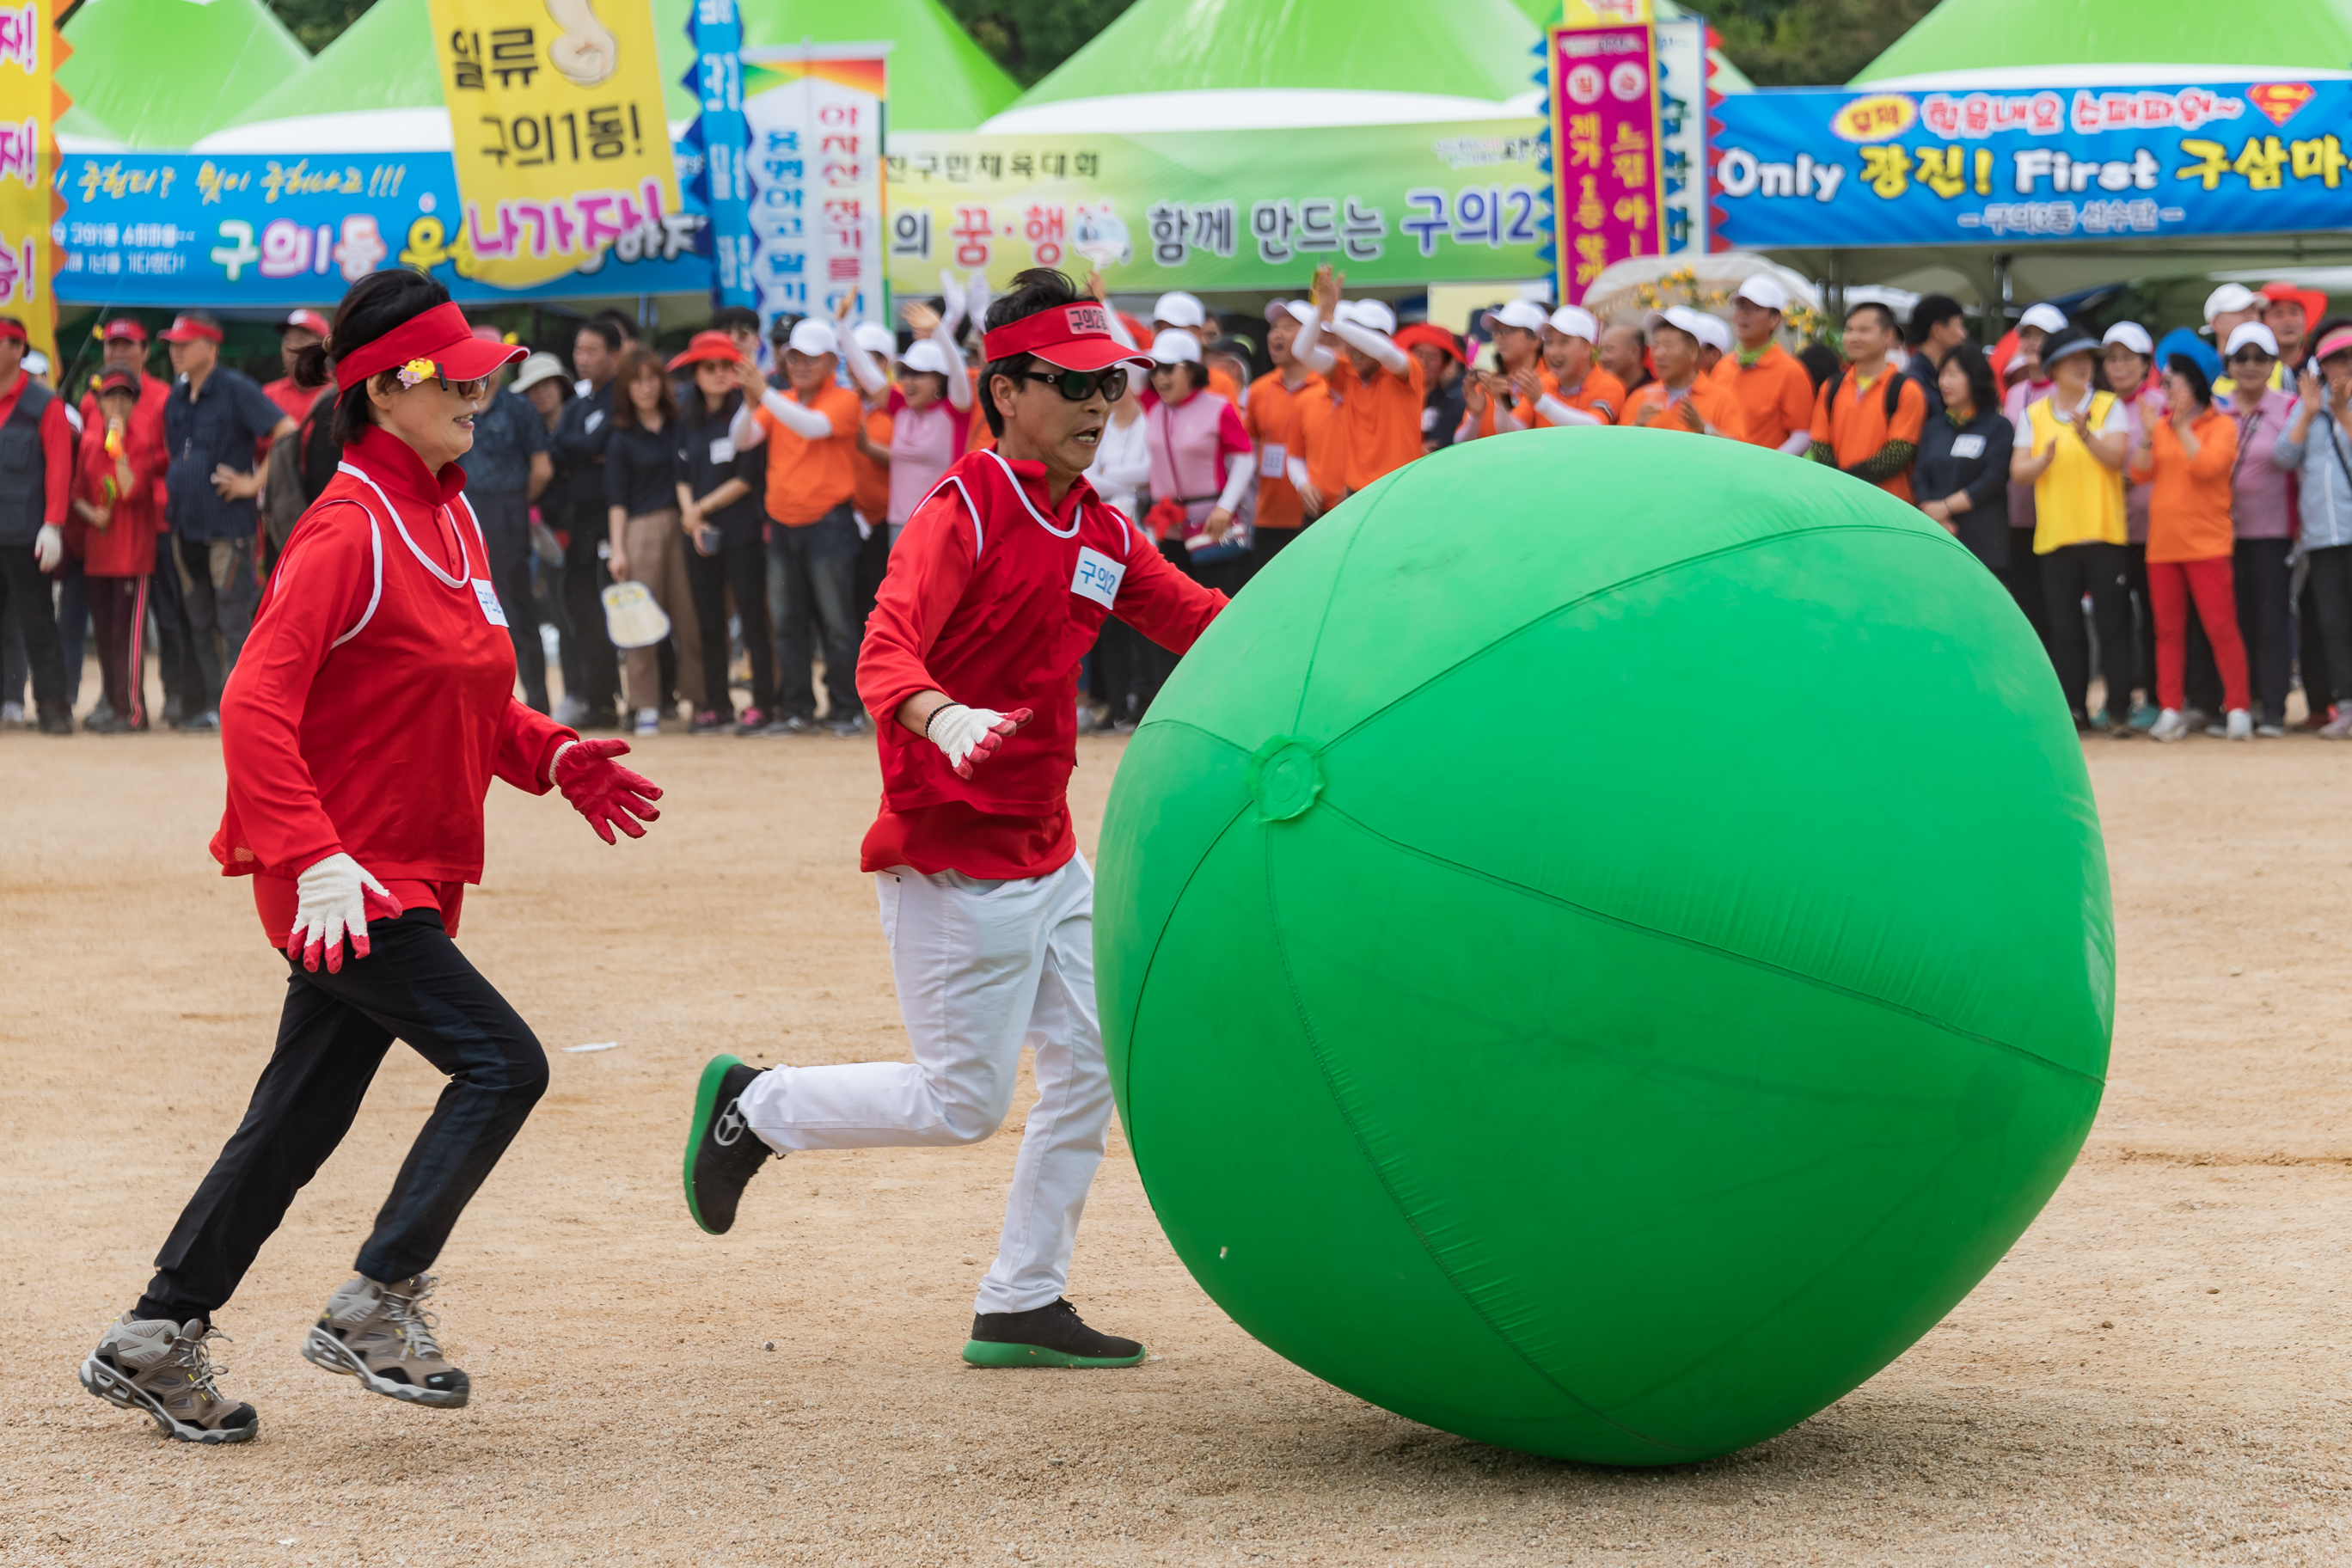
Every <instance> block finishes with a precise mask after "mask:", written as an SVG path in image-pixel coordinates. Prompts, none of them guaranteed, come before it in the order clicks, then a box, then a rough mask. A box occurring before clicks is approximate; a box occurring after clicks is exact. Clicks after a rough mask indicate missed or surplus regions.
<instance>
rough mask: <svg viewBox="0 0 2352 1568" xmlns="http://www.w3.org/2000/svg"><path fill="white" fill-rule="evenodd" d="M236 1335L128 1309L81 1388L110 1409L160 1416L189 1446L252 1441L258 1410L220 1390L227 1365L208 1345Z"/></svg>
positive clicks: (110, 1328)
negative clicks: (216, 1359)
mask: <svg viewBox="0 0 2352 1568" xmlns="http://www.w3.org/2000/svg"><path fill="white" fill-rule="evenodd" d="M227 1337H228V1336H227V1335H226V1334H224V1333H222V1332H221V1331H219V1330H218V1329H214V1328H208V1327H206V1326H205V1321H204V1320H203V1319H201V1318H191V1319H189V1320H188V1321H186V1322H185V1323H175V1322H173V1321H171V1320H170V1319H169V1318H134V1317H132V1316H131V1314H130V1313H128V1312H125V1313H124V1314H123V1315H122V1316H121V1317H120V1318H117V1319H115V1320H114V1321H113V1322H111V1323H110V1324H108V1325H107V1328H106V1334H105V1337H104V1338H102V1339H100V1341H99V1342H98V1348H97V1349H96V1350H94V1351H92V1352H89V1360H87V1361H85V1362H83V1363H81V1385H82V1386H83V1387H84V1388H87V1389H89V1391H90V1393H92V1394H96V1395H97V1396H98V1397H99V1398H100V1399H103V1400H105V1401H106V1402H107V1403H108V1404H109V1405H117V1406H119V1407H121V1409H124V1410H137V1411H142V1412H144V1413H145V1414H146V1415H152V1416H153V1417H154V1418H155V1425H156V1426H161V1427H162V1428H163V1435H164V1436H167V1437H177V1438H178V1439H179V1440H180V1441H181V1442H183V1443H247V1442H251V1441H252V1440H253V1438H254V1436H256V1435H257V1434H258V1433H259V1432H260V1430H261V1417H260V1416H258V1415H255V1414H254V1411H253V1406H252V1405H232V1404H230V1403H229V1402H228V1401H227V1400H226V1399H223V1398H222V1397H221V1395H220V1390H218V1389H217V1388H215V1387H214V1386H213V1379H215V1377H218V1376H219V1375H220V1373H221V1372H222V1370H223V1369H222V1368H220V1367H216V1366H215V1365H214V1364H213V1358H212V1352H211V1351H210V1349H209V1348H207V1347H208V1346H209V1345H210V1343H211V1342H212V1341H214V1340H215V1339H226V1338H227Z"/></svg>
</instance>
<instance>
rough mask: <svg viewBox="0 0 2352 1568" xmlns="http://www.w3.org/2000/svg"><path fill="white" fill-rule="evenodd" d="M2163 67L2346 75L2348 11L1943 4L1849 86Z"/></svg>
mask: <svg viewBox="0 0 2352 1568" xmlns="http://www.w3.org/2000/svg"><path fill="white" fill-rule="evenodd" d="M1535 3H1536V0H1528V4H1535ZM2165 65H2178V66H2182V67H2184V68H2187V71H2188V73H2189V75H2191V76H2194V77H2196V78H2199V79H2205V78H2210V76H2211V74H2212V72H2213V70H2214V68H2217V67H2219V68H2230V67H2240V68H2244V67H2253V68H2293V69H2297V70H2343V69H2346V68H2352V7H2347V6H2346V5H2341V4H2338V3H2336V0H2272V3H2270V4H2267V5H2249V6H2245V7H2242V8H2232V9H2231V11H2230V13H2229V16H2228V20H2227V22H2226V23H2224V22H2222V21H2221V20H2220V19H2218V18H2217V16H2216V14H2215V12H2214V10H2213V7H2212V6H2211V5H2210V4H2206V3H2205V0H2074V3H2073V4H2071V5H2052V4H2050V3H2049V0H1943V4H1942V5H1937V7H1936V8H1935V9H1934V10H1933V11H1930V12H1928V13H1927V16H1923V17H1921V18H1920V19H1919V22H1918V24H1917V25H1916V26H1914V27H1913V28H1912V29H1911V30H1910V31H1909V32H1907V33H1906V34H1904V35H1903V36H1902V37H1900V38H1897V39H1896V40H1895V43H1894V44H1893V45H1892V46H1891V47H1889V48H1888V49H1887V50H1886V52H1885V54H1883V55H1880V56H1879V57H1878V58H1876V59H1874V60H1873V61H1871V62H1870V64H1869V65H1867V66H1865V67H1864V68H1863V69H1862V71H1861V73H1860V74H1859V75H1857V76H1856V77H1855V78H1854V82H1855V84H1856V85H1857V86H1859V85H1861V84H1863V83H1865V82H1874V81H1881V80H1885V79H1888V78H1891V77H1908V76H1925V75H1928V74H1932V73H1938V72H1945V71H1963V70H2002V69H2006V70H2016V69H2031V68H2035V67H2084V66H2165Z"/></svg>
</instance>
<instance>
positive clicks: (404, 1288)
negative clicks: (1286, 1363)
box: [302, 1274, 471, 1410]
mask: <svg viewBox="0 0 2352 1568" xmlns="http://www.w3.org/2000/svg"><path fill="white" fill-rule="evenodd" d="M431 1294H433V1276H432V1275H430V1274H417V1275H413V1276H411V1277H410V1278H408V1279H395V1280H393V1281H392V1282H391V1283H390V1284H379V1283H378V1282H377V1281H375V1280H373V1279H352V1280H348V1281H346V1282H345V1283H344V1284H342V1285H340V1286H338V1287H336V1289H335V1293H334V1294H333V1295H332V1296H330V1297H328V1298H327V1310H325V1311H323V1312H321V1313H320V1314H319V1321H317V1322H316V1323H314V1324H313V1325H311V1328H310V1334H309V1335H308V1336H307V1337H305V1338H304V1340H303V1341H302V1359H303V1360H304V1361H307V1362H309V1363H310V1364H311V1365H312V1366H319V1367H324V1368H325V1369H326V1370H327V1371H329V1372H334V1373H342V1374H343V1375H344V1376H346V1377H356V1378H358V1379H359V1380H360V1384H361V1386H362V1387H364V1388H365V1389H366V1390H367V1391H368V1392H369V1393H371V1394H384V1395H386V1396H387V1397H389V1398H393V1399H398V1400H404V1401H405V1402H406V1403H408V1404H410V1405H431V1406H433V1407H434V1408H436V1409H438V1410H454V1409H456V1408H457V1406H458V1405H463V1404H465V1403H466V1397H467V1394H468V1393H470V1392H471V1386H470V1385H469V1384H467V1381H466V1374H465V1373H462V1372H460V1371H458V1370H457V1368H456V1367H454V1366H451V1365H450V1364H449V1363H448V1362H447V1361H446V1360H445V1359H444V1358H443V1356H442V1354H441V1346H440V1343H439V1342H437V1341H436V1340H435V1339H434V1337H433V1331H434V1329H435V1328H436V1327H437V1326H438V1324H437V1322H436V1320H435V1318H434V1317H433V1315H432V1314H431V1313H430V1312H427V1311H425V1298H426V1297H427V1296H430V1295H431Z"/></svg>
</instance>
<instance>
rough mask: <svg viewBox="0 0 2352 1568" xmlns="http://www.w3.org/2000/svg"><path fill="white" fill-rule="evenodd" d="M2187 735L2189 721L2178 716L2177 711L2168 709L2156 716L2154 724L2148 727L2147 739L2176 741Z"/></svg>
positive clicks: (2178, 712) (2176, 709)
mask: <svg viewBox="0 0 2352 1568" xmlns="http://www.w3.org/2000/svg"><path fill="white" fill-rule="evenodd" d="M2187 733H2189V721H2188V720H2186V719H2184V718H2182V717H2181V716H2180V710H2179V709H2178V708H2168V709H2166V710H2164V711H2163V712H2161V713H2159V714H2158V715H2157V716H2156V722H2155V723H2154V724H2152V725H2150V726H2149V727H2148V731H2147V738H2148V739H2149V740H2151V741H2178V740H2179V739H2180V737H2181V736H2183V735H2186V734H2187Z"/></svg>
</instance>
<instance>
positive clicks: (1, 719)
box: [0, 702, 25, 730]
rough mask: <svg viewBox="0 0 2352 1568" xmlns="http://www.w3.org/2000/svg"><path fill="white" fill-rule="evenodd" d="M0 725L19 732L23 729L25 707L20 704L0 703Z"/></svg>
mask: <svg viewBox="0 0 2352 1568" xmlns="http://www.w3.org/2000/svg"><path fill="white" fill-rule="evenodd" d="M0 725H5V726H6V727H8V728H10V729H15V730H21V729H23V728H24V727H25V705H24V704H23V703H21V702H0Z"/></svg>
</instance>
